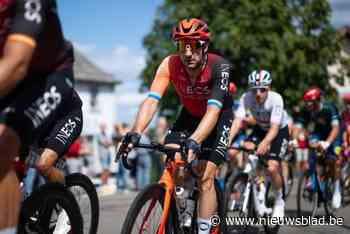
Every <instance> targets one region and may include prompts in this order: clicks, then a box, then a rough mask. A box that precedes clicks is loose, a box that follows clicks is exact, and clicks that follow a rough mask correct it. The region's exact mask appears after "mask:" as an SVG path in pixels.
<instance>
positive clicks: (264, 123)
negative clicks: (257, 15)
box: [230, 70, 289, 218]
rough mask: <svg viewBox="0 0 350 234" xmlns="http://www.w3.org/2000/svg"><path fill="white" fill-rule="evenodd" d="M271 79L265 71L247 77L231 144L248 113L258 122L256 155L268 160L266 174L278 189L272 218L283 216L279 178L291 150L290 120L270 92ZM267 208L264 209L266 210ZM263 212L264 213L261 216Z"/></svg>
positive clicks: (255, 131)
mask: <svg viewBox="0 0 350 234" xmlns="http://www.w3.org/2000/svg"><path fill="white" fill-rule="evenodd" d="M271 82H272V79H271V75H270V73H269V72H268V71H266V70H258V71H253V72H252V73H251V74H250V75H249V77H248V84H249V87H250V88H249V90H248V91H247V92H245V93H244V94H243V95H242V96H241V98H240V104H239V107H238V109H237V110H236V111H235V119H234V121H233V124H232V127H231V132H230V142H231V140H232V139H234V137H235V136H236V135H237V133H238V132H239V130H240V126H241V122H242V121H243V120H244V118H245V116H246V113H247V110H249V111H250V113H251V114H252V115H253V117H254V118H255V120H256V125H255V127H254V129H253V132H252V133H251V135H250V136H249V139H257V141H258V142H259V144H258V146H257V151H256V153H257V155H261V156H263V155H264V156H265V155H266V156H267V166H268V168H267V171H268V173H269V174H270V176H271V179H272V185H273V188H274V189H275V205H274V208H273V213H272V216H273V217H277V218H282V217H283V216H284V206H285V204H284V200H283V193H282V185H283V182H282V177H281V175H280V174H279V171H280V161H281V159H282V158H283V156H284V155H285V153H286V150H287V147H288V138H289V133H288V117H287V114H286V111H285V110H284V103H283V99H282V97H281V95H280V94H278V93H276V92H274V91H271V90H270V87H271ZM263 208H264V206H261V209H263ZM263 212H264V211H263V210H261V213H263Z"/></svg>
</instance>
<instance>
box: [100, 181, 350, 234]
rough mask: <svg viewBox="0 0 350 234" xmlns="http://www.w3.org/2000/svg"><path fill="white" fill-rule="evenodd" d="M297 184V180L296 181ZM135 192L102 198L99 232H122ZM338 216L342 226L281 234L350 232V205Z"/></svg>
mask: <svg viewBox="0 0 350 234" xmlns="http://www.w3.org/2000/svg"><path fill="white" fill-rule="evenodd" d="M295 184H296V182H295ZM296 187H297V186H296V185H294V189H293V191H292V193H291V195H290V197H289V198H288V200H287V206H286V215H287V216H290V217H293V216H295V213H296ZM135 195H136V194H135V193H128V194H124V193H118V192H117V193H116V194H114V195H110V196H104V197H101V198H100V222H99V231H98V233H99V234H118V233H120V230H121V227H122V223H123V221H124V218H125V215H126V213H127V211H128V208H129V206H130V204H131V202H132V199H133V198H134V197H135ZM319 212H320V213H319V214H322V213H323V208H322V207H321V208H319ZM337 216H338V217H342V218H343V221H344V223H343V225H341V226H329V225H328V226H307V227H300V226H282V227H281V228H280V230H279V234H287V233H291V234H300V233H308V234H318V233H320V234H323V233H324V234H329V233H336V234H349V233H350V205H348V206H345V207H342V208H341V209H340V210H338V212H337ZM257 232H262V233H263V229H262V228H261V229H252V233H257ZM230 233H239V232H237V231H235V230H231V231H230Z"/></svg>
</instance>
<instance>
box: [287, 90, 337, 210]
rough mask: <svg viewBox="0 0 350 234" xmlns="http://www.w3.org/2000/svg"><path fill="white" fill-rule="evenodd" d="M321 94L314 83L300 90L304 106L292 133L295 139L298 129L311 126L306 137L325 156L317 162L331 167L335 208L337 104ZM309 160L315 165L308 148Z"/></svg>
mask: <svg viewBox="0 0 350 234" xmlns="http://www.w3.org/2000/svg"><path fill="white" fill-rule="evenodd" d="M321 94H322V92H321V90H320V88H318V87H311V88H309V89H307V90H306V91H305V92H304V95H303V101H304V103H305V108H304V110H303V111H302V112H301V113H300V115H299V116H297V118H296V121H295V122H296V124H295V128H294V133H293V137H294V139H297V137H298V135H299V133H300V131H301V130H302V129H308V127H312V126H313V128H312V129H308V130H310V132H311V134H310V137H309V141H310V142H314V143H315V144H317V148H319V149H322V150H323V151H325V152H326V157H325V159H323V161H322V162H320V161H319V160H317V165H324V164H328V165H329V166H330V167H331V168H334V173H333V175H332V177H333V183H334V191H333V198H332V206H333V208H336V209H337V208H339V207H340V206H341V193H340V182H339V178H340V167H337V166H336V162H337V155H338V153H337V151H336V149H337V148H338V147H339V146H340V144H341V134H340V116H339V112H338V109H337V107H336V106H335V105H334V104H333V103H331V102H326V101H324V100H323V98H322V95H321ZM309 162H310V164H311V165H315V162H316V155H315V153H314V151H312V152H311V155H310V160H309Z"/></svg>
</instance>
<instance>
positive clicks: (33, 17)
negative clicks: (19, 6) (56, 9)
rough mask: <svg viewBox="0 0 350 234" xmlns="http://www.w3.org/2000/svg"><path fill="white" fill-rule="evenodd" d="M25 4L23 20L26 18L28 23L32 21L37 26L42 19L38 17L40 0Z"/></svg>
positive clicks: (31, 0)
mask: <svg viewBox="0 0 350 234" xmlns="http://www.w3.org/2000/svg"><path fill="white" fill-rule="evenodd" d="M25 1H26V3H25V5H24V7H25V10H26V11H25V13H24V18H26V19H27V20H29V21H34V22H36V23H37V24H40V23H41V22H42V18H41V15H40V10H41V3H40V0H25Z"/></svg>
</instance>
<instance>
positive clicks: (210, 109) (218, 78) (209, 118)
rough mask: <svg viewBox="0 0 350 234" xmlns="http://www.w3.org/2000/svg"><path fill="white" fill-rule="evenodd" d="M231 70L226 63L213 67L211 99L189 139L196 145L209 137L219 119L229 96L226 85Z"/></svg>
mask: <svg viewBox="0 0 350 234" xmlns="http://www.w3.org/2000/svg"><path fill="white" fill-rule="evenodd" d="M231 69H232V67H231V65H230V64H228V63H226V62H221V63H219V64H216V65H214V67H213V71H212V77H213V87H212V94H211V97H210V98H209V100H208V103H207V111H206V113H205V115H204V116H203V118H202V120H201V122H200V123H199V125H198V127H197V129H196V130H195V131H194V133H193V134H192V136H191V137H190V138H192V139H193V140H195V141H196V142H198V143H202V142H203V141H204V140H205V139H206V138H207V137H208V136H209V135H210V133H211V132H212V130H213V129H214V127H215V125H216V123H217V121H218V119H219V116H220V112H221V109H222V107H223V103H224V99H225V97H226V96H227V95H229V86H228V84H229V80H230V75H231Z"/></svg>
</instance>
